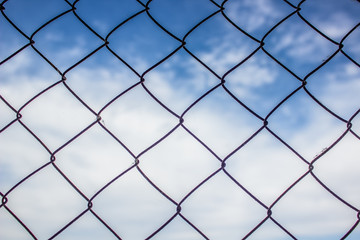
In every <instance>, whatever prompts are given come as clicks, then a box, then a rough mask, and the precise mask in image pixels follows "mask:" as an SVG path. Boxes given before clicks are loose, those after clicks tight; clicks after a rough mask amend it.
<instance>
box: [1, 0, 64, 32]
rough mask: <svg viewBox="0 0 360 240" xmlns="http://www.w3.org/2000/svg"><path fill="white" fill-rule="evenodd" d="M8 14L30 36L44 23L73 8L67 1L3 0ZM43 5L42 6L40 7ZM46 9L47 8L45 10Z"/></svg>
mask: <svg viewBox="0 0 360 240" xmlns="http://www.w3.org/2000/svg"><path fill="white" fill-rule="evenodd" d="M2 2H4V3H5V4H4V7H5V10H6V15H7V16H8V18H9V19H11V21H12V22H13V23H14V24H16V26H17V27H18V28H19V29H20V30H21V31H23V32H24V33H25V34H27V35H28V36H30V35H31V34H32V33H33V32H35V31H36V30H37V29H38V28H40V27H41V26H42V25H43V24H44V23H46V22H47V21H50V20H51V19H53V18H54V17H56V16H58V15H60V14H62V13H63V12H66V11H68V10H69V9H71V6H69V5H68V4H67V3H66V2H65V1H61V0H55V1H51V2H50V1H42V0H34V1H27V0H16V1H2ZM39 5H42V6H43V8H42V7H39ZM45 9H46V10H45Z"/></svg>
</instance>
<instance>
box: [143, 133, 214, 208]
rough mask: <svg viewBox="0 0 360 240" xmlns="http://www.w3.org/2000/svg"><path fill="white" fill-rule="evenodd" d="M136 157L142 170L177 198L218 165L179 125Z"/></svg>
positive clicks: (172, 196) (182, 196) (167, 192)
mask: <svg viewBox="0 0 360 240" xmlns="http://www.w3.org/2000/svg"><path fill="white" fill-rule="evenodd" d="M139 160H140V165H139V166H140V168H141V169H142V170H143V171H144V173H145V174H146V175H147V176H148V177H149V178H150V179H151V180H152V181H153V182H154V183H155V184H156V186H158V187H159V188H160V189H161V190H162V191H164V192H165V193H166V194H168V195H169V196H170V197H171V198H173V199H174V200H176V201H180V200H181V199H183V198H184V197H185V196H186V194H188V193H189V192H190V191H191V190H192V189H193V188H195V187H196V186H197V185H198V184H200V183H201V182H202V181H203V180H204V179H206V178H207V177H208V176H209V175H210V174H211V173H213V172H214V171H216V170H217V169H218V168H219V166H220V162H219V160H218V159H217V158H215V156H213V155H212V154H211V153H210V152H209V151H208V150H207V149H206V148H204V147H203V146H202V145H201V144H200V143H199V142H197V141H196V140H195V139H194V138H193V137H192V136H190V135H189V134H188V133H187V132H186V131H185V130H184V129H181V128H180V129H177V130H176V132H174V133H173V134H171V135H170V136H169V137H167V138H166V139H165V140H164V141H162V142H161V143H159V144H158V145H156V146H155V147H154V148H153V149H151V150H150V151H148V152H147V153H146V154H144V155H143V156H141V157H140V159H139Z"/></svg>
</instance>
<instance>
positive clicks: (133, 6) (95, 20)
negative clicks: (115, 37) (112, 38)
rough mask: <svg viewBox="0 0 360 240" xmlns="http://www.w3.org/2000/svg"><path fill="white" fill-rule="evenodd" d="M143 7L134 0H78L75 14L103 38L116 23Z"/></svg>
mask: <svg viewBox="0 0 360 240" xmlns="http://www.w3.org/2000/svg"><path fill="white" fill-rule="evenodd" d="M143 9H144V8H143V7H142V6H141V4H139V3H138V2H137V1H136V0H126V1H117V0H110V1H106V4H103V3H102V2H99V1H96V0H90V1H78V2H77V3H76V14H77V15H78V16H79V17H80V18H81V19H82V20H84V22H86V23H87V24H88V25H89V26H90V27H91V28H92V29H94V30H95V31H96V32H98V33H99V34H100V36H102V37H103V38H105V37H106V36H107V34H109V33H110V32H111V30H112V29H113V28H115V27H116V26H117V25H118V24H120V23H122V22H123V21H125V20H126V19H127V18H129V17H130V16H132V15H134V14H136V13H138V12H140V11H142V10H143Z"/></svg>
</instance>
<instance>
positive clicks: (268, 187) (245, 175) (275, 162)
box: [226, 131, 307, 206]
mask: <svg viewBox="0 0 360 240" xmlns="http://www.w3.org/2000/svg"><path fill="white" fill-rule="evenodd" d="M259 149H261V151H259ZM226 169H227V171H228V172H229V173H230V174H231V176H233V177H234V178H235V179H236V180H237V181H238V182H240V183H241V184H242V185H243V186H244V187H245V188H247V189H248V190H249V191H250V192H251V193H252V194H254V195H255V196H256V197H257V198H259V199H260V200H261V201H262V202H263V203H265V204H266V205H267V206H270V205H271V204H272V203H273V202H274V201H275V200H276V199H277V198H278V196H280V195H281V193H282V192H284V191H285V190H286V189H287V188H288V187H289V186H291V185H292V184H293V183H294V182H295V181H296V180H297V179H298V178H299V177H301V176H302V175H303V174H304V173H305V172H306V171H307V165H306V164H305V163H304V162H303V161H301V159H299V158H298V156H296V155H295V154H294V153H293V152H291V150H290V149H287V147H286V146H285V145H283V144H282V143H281V142H279V141H278V140H277V139H275V138H274V137H273V136H272V135H271V134H270V133H268V132H267V131H262V132H261V133H259V134H258V135H257V136H256V137H255V138H254V139H253V140H252V141H250V142H249V143H248V144H246V145H245V146H244V147H243V148H242V149H241V150H240V151H238V152H236V153H235V154H234V155H232V156H231V157H230V158H229V159H228V160H227V162H226Z"/></svg>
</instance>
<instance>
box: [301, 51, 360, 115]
mask: <svg viewBox="0 0 360 240" xmlns="http://www.w3.org/2000/svg"><path fill="white" fill-rule="evenodd" d="M359 79H360V68H358V67H357V66H356V65H355V64H353V63H352V62H351V61H348V60H347V59H346V58H345V57H344V55H340V54H338V55H336V56H335V57H334V58H333V59H332V60H331V61H330V62H329V63H328V64H326V66H324V67H323V68H321V69H320V70H319V71H317V72H316V74H315V75H312V76H311V77H310V78H309V79H308V82H309V84H308V85H307V89H308V90H309V91H310V92H311V94H313V95H315V96H316V98H317V99H318V100H320V101H321V102H322V103H323V104H324V105H326V107H327V108H328V109H330V110H331V111H333V112H334V113H336V114H337V115H339V116H340V117H342V118H345V119H349V118H350V117H351V116H352V115H353V114H354V112H356V111H357V110H358V109H359V104H358V103H359V102H360V96H359V94H358V93H359V92H360V82H359Z"/></svg>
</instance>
